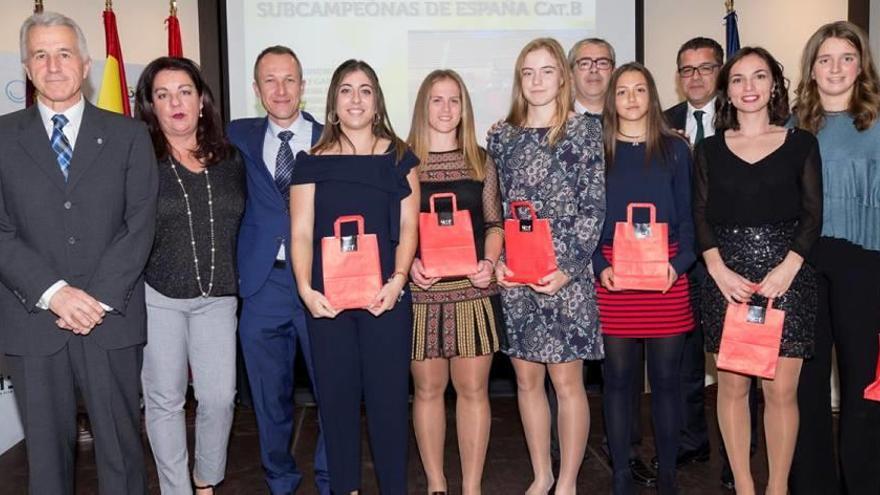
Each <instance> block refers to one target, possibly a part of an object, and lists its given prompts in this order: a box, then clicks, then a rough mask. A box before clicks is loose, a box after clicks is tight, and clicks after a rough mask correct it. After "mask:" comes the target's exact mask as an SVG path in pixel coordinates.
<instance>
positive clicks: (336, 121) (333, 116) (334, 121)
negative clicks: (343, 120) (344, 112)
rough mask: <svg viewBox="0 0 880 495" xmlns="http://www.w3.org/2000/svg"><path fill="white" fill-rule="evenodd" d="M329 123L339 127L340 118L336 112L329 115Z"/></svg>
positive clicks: (332, 111)
mask: <svg viewBox="0 0 880 495" xmlns="http://www.w3.org/2000/svg"><path fill="white" fill-rule="evenodd" d="M327 122H328V123H329V124H330V125H337V124H339V116H337V115H336V111H335V110H330V113H328V114H327Z"/></svg>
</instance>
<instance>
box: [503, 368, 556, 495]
mask: <svg viewBox="0 0 880 495" xmlns="http://www.w3.org/2000/svg"><path fill="white" fill-rule="evenodd" d="M510 361H511V362H512V363H513V369H514V370H515V371H516V388H517V403H518V404H519V415H520V417H521V418H522V423H523V431H524V432H525V434H526V445H527V446H528V448H529V458H530V459H531V461H532V471H533V472H534V476H535V479H534V481H533V482H532V484H531V485H530V486H529V489H528V490H526V495H544V494H546V493H547V492H548V491H549V490H550V487H551V486H553V470H552V468H551V464H550V406H549V405H548V404H547V392H545V391H544V376H545V373H546V371H545V365H544V364H543V363H533V362H531V361H525V360H522V359H518V358H510Z"/></svg>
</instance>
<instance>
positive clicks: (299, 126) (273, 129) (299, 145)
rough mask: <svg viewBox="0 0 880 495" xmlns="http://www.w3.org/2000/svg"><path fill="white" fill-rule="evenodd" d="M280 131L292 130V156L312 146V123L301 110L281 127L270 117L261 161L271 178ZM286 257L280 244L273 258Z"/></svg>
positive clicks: (281, 258) (285, 252) (283, 246)
mask: <svg viewBox="0 0 880 495" xmlns="http://www.w3.org/2000/svg"><path fill="white" fill-rule="evenodd" d="M282 131H291V132H293V137H292V138H290V141H289V142H288V143H289V144H290V151H292V152H293V156H294V157H296V154H297V153H299V152H300V151H304V150H305V151H308V150H309V149H311V147H312V123H311V122H309V121H308V120H306V119H305V118H304V117H303V114H302V112H300V113H299V115H298V116H297V117H296V120H294V121H293V123H291V124H290V127H281V126H280V125H278V124H276V123H275V122H274V121H273V120H272V119H271V118H270V119H269V126H268V127H267V128H266V136H265V137H264V138H263V162H264V163H265V164H266V168H267V169H268V170H269V176H270V177H272V178H273V179H274V178H275V162H276V161H277V160H278V150H279V149H280V148H281V143H282V141H281V139H279V138H278V134H280V133H281V132H282ZM286 258H287V247H286V246H285V245H284V244H282V245H281V246H279V247H278V254H277V255H276V256H275V259H277V260H284V259H286Z"/></svg>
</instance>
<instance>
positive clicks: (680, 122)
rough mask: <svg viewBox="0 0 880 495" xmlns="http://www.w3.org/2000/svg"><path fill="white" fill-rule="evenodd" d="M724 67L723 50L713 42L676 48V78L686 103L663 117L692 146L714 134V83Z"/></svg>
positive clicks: (697, 40) (700, 40)
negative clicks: (683, 135) (682, 134)
mask: <svg viewBox="0 0 880 495" xmlns="http://www.w3.org/2000/svg"><path fill="white" fill-rule="evenodd" d="M723 64H724V51H723V50H722V49H721V45H719V44H718V42H717V41H715V40H713V39H709V38H693V39H690V40H688V41H686V42H685V43H684V44H683V45H681V48H679V49H678V69H677V72H678V78H677V79H678V83H679V87H680V88H681V91H682V93H684V96H685V98H686V100H685V101H683V102H681V103H679V104H678V105H675V106H674V107H672V108H670V109H668V110H666V118H667V119H668V120H669V125H671V126H672V127H673V128H674V129H678V130H679V131H683V132H684V133H685V134H686V135H687V137H688V139H689V140H690V142H691V144H697V143H698V142H700V141H701V140H702V139H703V138H707V137H709V136H712V135H713V134H715V126H714V124H713V122H714V120H715V96H716V94H717V88H716V87H715V84H716V81H717V79H718V72H719V70H720V69H721V66H722V65H723Z"/></svg>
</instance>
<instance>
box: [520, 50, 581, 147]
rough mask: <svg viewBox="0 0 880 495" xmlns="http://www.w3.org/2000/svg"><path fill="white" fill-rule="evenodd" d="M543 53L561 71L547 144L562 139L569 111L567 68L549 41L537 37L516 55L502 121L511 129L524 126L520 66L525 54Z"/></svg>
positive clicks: (569, 72) (566, 62)
mask: <svg viewBox="0 0 880 495" xmlns="http://www.w3.org/2000/svg"><path fill="white" fill-rule="evenodd" d="M541 49H544V50H547V51H548V52H550V55H552V56H553V58H554V59H556V65H557V66H558V69H559V71H560V72H561V75H560V78H561V83H562V84H561V85H560V86H559V93H558V94H557V95H556V98H555V101H556V114H555V115H554V116H553V122H552V125H551V127H550V132H549V133H547V140H548V141H549V143H550V144H551V145H554V144H556V141H558V140H559V138H561V137H562V134H563V132H564V131H565V123H566V121H567V120H568V114H569V112H570V111H571V106H572V102H571V100H572V95H571V68H570V67H569V66H568V61H567V60H566V58H565V52H564V51H563V50H562V46H561V45H560V44H559V42H558V41H556V40H555V39H553V38H537V39H534V40H532V41H530V42H529V43H528V44H526V46H524V47H523V49H522V50H521V51H520V52H519V56H518V57H517V58H516V67H515V68H514V74H513V91H512V95H511V103H510V112H509V113H508V114H507V118H506V119H505V121H506V122H507V123H509V124H512V125H515V126H520V127H522V126H524V125H525V123H526V115H527V113H528V108H529V107H528V102H527V101H526V98H525V96H524V95H523V89H522V75H521V74H520V73H521V72H522V66H523V63H525V58H526V55H528V54H529V53H532V52H534V51H536V50H541Z"/></svg>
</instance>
